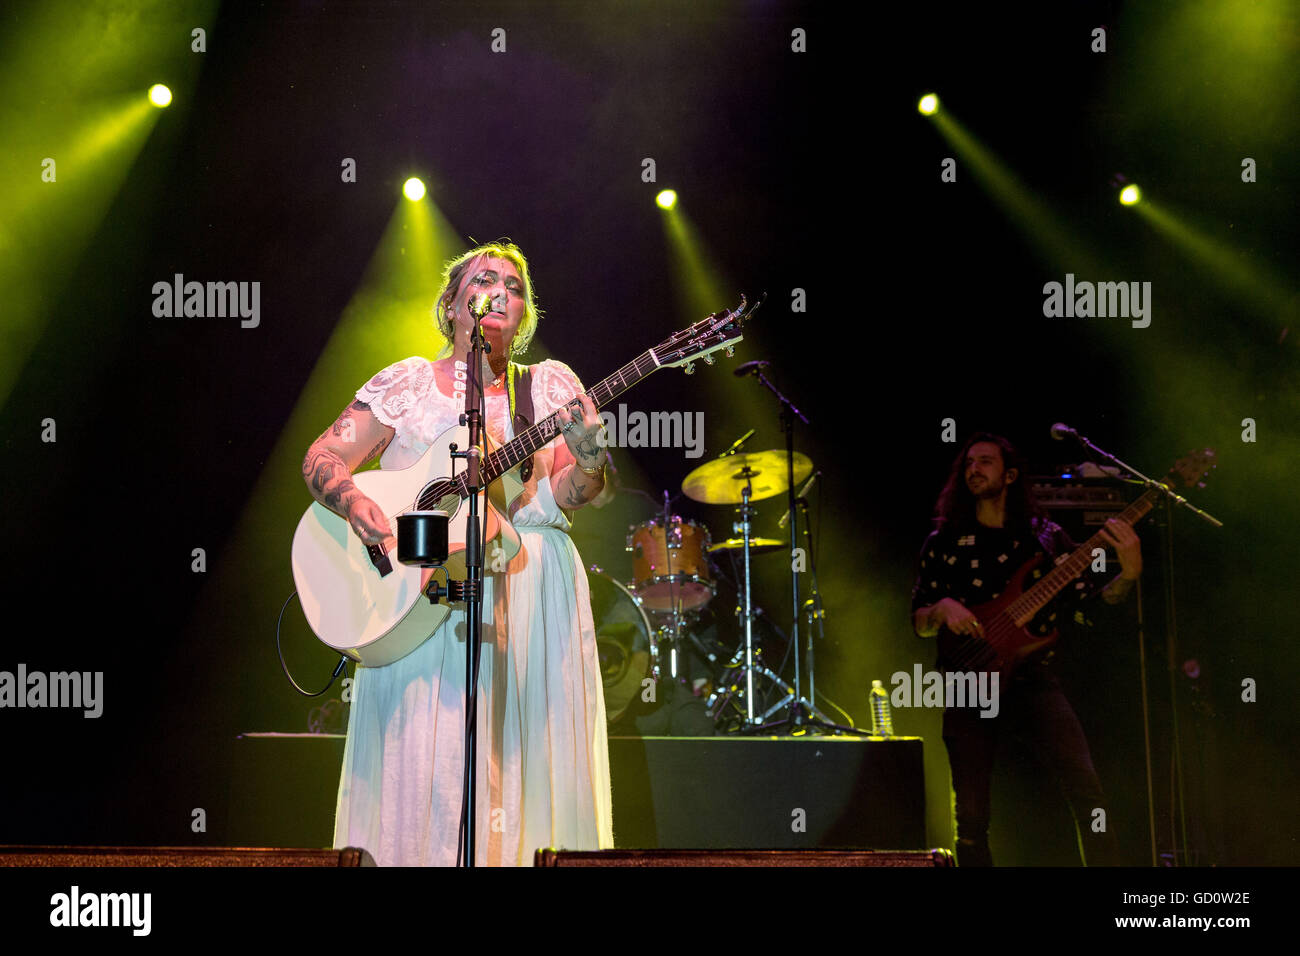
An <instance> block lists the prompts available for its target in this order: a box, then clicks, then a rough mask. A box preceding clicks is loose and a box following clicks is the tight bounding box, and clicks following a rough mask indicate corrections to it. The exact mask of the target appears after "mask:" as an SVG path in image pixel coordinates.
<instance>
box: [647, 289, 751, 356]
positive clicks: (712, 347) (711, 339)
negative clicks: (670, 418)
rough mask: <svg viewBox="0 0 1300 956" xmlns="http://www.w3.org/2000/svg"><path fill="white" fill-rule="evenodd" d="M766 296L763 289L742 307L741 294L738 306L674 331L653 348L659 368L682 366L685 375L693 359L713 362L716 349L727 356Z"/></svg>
mask: <svg viewBox="0 0 1300 956" xmlns="http://www.w3.org/2000/svg"><path fill="white" fill-rule="evenodd" d="M766 298H767V293H766V292H764V293H763V295H762V297H761V298H760V299H759V300H758V301H757V302H756V303H754V305H753V306H752V307H751V308H749V309H746V302H745V297H744V296H743V295H742V296H741V297H740V305H738V306H736V308H735V309H733V310H732V311H730V312H726V311H723V312H714V313H713V314H712V315H710V316H709V317H708V318H704V319H700V321H698V322H696V323H695V324H694V325H692V326H690V327H689V328H685V329H682V330H681V331H680V332H674V333H673V334H672V335H670V336H668V338H666V339H664V340H663V341H662V342H660V343H659V344H658V345H656V346H655V347H654V349H653V351H654V354H655V358H657V359H658V360H659V365H660V367H662V368H668V367H670V366H672V367H675V366H685V367H686V374H687V375H690V374H691V373H693V372H694V371H695V360H696V359H703V360H704V363H705V364H706V365H712V364H713V362H714V359H713V353H714V352H716V351H718V350H719V349H726V350H727V357H728V358H730V357H731V355H732V354H733V350H734V349H735V345H736V343H737V342H739V341H740V340H741V339H743V338H744V337H745V336H744V332H743V326H744V324H745V322H746V321H748V319H749V318H750V317H751V316H752V315H753V314H754V312H755V311H756V310H757V309H758V307H759V306H760V305H762V304H763V301H764V300H765V299H766Z"/></svg>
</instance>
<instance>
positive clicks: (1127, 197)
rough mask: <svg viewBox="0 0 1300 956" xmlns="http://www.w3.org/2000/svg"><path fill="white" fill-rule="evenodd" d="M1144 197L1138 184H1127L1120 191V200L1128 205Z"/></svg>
mask: <svg viewBox="0 0 1300 956" xmlns="http://www.w3.org/2000/svg"><path fill="white" fill-rule="evenodd" d="M1141 198H1142V193H1141V191H1140V190H1139V189H1138V188H1137V187H1136V186H1125V187H1124V188H1123V189H1121V190H1120V191H1119V201H1120V202H1122V203H1123V204H1124V205H1126V206H1131V205H1133V204H1134V203H1135V202H1137V201H1138V200H1139V199H1141Z"/></svg>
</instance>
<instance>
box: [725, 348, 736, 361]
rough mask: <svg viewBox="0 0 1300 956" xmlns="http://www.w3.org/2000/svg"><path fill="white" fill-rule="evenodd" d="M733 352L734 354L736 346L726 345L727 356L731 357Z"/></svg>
mask: <svg viewBox="0 0 1300 956" xmlns="http://www.w3.org/2000/svg"><path fill="white" fill-rule="evenodd" d="M735 354H736V347H735V346H734V345H728V346H727V358H731V357H732V356H734V355H735Z"/></svg>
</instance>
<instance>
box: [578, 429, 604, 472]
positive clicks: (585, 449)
mask: <svg viewBox="0 0 1300 956" xmlns="http://www.w3.org/2000/svg"><path fill="white" fill-rule="evenodd" d="M578 458H579V459H581V460H582V461H583V462H584V463H585V462H590V461H597V460H598V459H599V458H600V446H599V444H598V443H597V442H596V439H595V437H594V436H591V435H588V436H587V437H586V438H584V439H583V440H582V441H580V442H578ZM587 467H588V468H594V467H595V466H594V465H587Z"/></svg>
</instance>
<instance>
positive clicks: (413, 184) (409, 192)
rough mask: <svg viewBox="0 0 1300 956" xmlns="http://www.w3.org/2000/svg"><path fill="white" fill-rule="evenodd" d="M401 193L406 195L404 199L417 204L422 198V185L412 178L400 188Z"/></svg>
mask: <svg viewBox="0 0 1300 956" xmlns="http://www.w3.org/2000/svg"><path fill="white" fill-rule="evenodd" d="M402 192H403V193H405V194H406V198H407V199H409V200H411V202H419V201H420V200H421V199H423V198H424V183H422V182H420V181H419V180H418V179H416V178H415V177H414V176H412V177H411V178H410V179H408V180H407V181H406V183H405V184H404V185H403V186H402Z"/></svg>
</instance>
